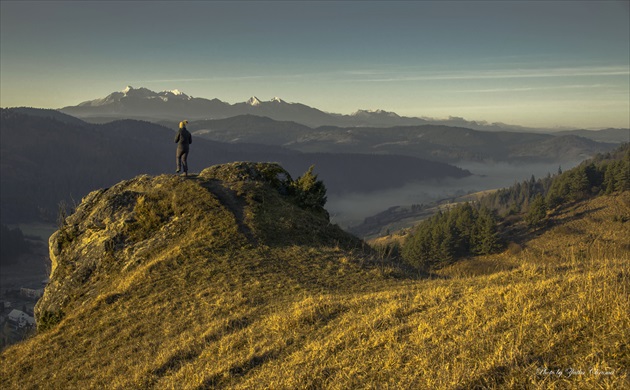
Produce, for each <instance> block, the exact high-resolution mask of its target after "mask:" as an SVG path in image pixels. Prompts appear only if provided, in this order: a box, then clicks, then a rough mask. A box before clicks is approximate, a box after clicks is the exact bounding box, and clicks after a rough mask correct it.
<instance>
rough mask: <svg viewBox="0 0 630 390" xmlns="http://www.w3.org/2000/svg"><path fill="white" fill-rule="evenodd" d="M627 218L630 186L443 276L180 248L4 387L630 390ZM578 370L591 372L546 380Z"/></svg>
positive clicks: (47, 342) (62, 328)
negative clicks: (515, 249) (512, 248)
mask: <svg viewBox="0 0 630 390" xmlns="http://www.w3.org/2000/svg"><path fill="white" fill-rule="evenodd" d="M619 215H624V216H626V217H629V218H630V193H624V194H622V195H617V196H612V197H600V198H597V199H594V200H592V201H589V202H585V203H580V204H577V205H575V206H573V207H572V208H571V209H569V210H566V211H565V212H564V213H563V214H561V215H560V216H559V217H558V219H563V224H561V225H557V226H556V227H554V228H552V229H551V230H549V231H547V232H545V233H544V234H541V235H539V236H538V237H535V238H533V239H531V240H530V241H528V242H527V243H526V245H525V247H524V249H523V250H522V251H521V252H519V253H517V254H508V253H505V254H501V255H496V256H491V257H484V258H476V259H471V260H469V261H467V262H463V263H459V264H455V265H453V266H452V267H450V268H447V269H444V270H442V271H441V276H442V277H440V278H435V279H431V280H413V279H410V278H407V279H396V278H393V277H389V276H388V275H387V272H386V270H385V272H382V270H379V269H371V270H370V269H368V268H364V267H360V266H359V265H358V262H360V259H359V258H355V257H353V256H354V255H353V254H352V253H350V252H349V251H348V250H346V249H342V248H340V247H339V246H334V245H325V244H322V245H320V246H317V247H314V246H307V245H280V244H279V243H275V244H273V245H265V244H259V245H253V246H252V245H243V246H242V247H240V248H236V247H231V248H229V249H227V250H222V251H215V250H213V251H208V248H204V247H203V246H202V245H187V246H182V245H180V246H169V247H168V248H167V249H166V250H164V251H158V253H157V254H155V255H154V257H153V258H152V259H151V261H150V262H148V263H147V264H146V266H145V267H140V268H137V269H136V271H135V272H134V274H133V275H132V277H131V276H129V275H126V276H125V275H123V274H121V275H120V276H119V277H118V276H113V277H112V278H113V280H111V284H110V286H114V287H112V288H110V289H108V290H107V291H104V292H103V293H102V294H101V295H99V296H98V297H97V298H95V299H91V300H88V301H86V302H85V303H84V304H82V305H79V306H78V307H77V308H76V309H75V310H74V311H73V312H72V313H71V314H70V315H68V316H67V317H66V318H65V319H64V320H63V321H62V322H61V323H60V324H59V325H58V326H56V327H55V328H53V329H51V330H49V331H47V332H44V333H41V334H39V335H37V336H36V337H34V338H33V339H30V340H28V341H26V342H24V343H22V344H20V345H17V346H14V347H11V348H9V349H7V350H6V351H5V352H4V353H3V354H2V355H1V357H0V387H2V388H90V387H92V388H120V389H123V388H160V389H168V388H190V389H201V388H221V387H230V388H333V389H347V388H387V387H390V388H401V389H408V388H444V389H469V388H499V387H500V388H514V389H521V388H540V389H553V388H611V389H612V388H623V387H627V386H628V385H630V377H629V376H628V373H627V369H628V367H630V353H629V351H628V345H627V340H629V339H630V331H629V329H630V320H629V318H628V312H629V311H630V307H629V298H628V292H629V291H630V289H629V288H628V287H629V286H628V285H629V276H628V275H629V272H630V269H629V267H628V260H630V259H629V252H630V248H628V243H627V237H628V236H629V235H630V234H629V233H630V222H625V223H624V222H620V221H619V218H616V219H615V218H614V217H615V216H619ZM245 221H246V222H247V210H246V213H245ZM259 222H260V221H259ZM263 222H264V221H263ZM263 225H264V224H263ZM263 225H259V226H263ZM248 226H254V225H253V224H249V225H248ZM235 229H236V227H235ZM256 232H257V231H256V229H255V228H254V229H253V233H254V235H255V234H256ZM193 260H194V261H193ZM571 368H572V369H574V370H575V372H578V370H581V371H583V372H584V374H583V375H573V376H569V375H568V371H564V372H563V375H562V376H559V375H549V374H544V373H540V372H539V370H540V369H547V370H548V372H550V371H551V370H554V372H555V371H556V370H568V369H571ZM590 370H599V371H602V372H606V371H612V375H605V374H601V373H600V374H596V373H595V371H590Z"/></svg>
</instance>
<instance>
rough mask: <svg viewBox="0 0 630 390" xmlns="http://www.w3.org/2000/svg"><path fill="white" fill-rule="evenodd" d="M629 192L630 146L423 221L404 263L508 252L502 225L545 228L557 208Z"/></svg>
mask: <svg viewBox="0 0 630 390" xmlns="http://www.w3.org/2000/svg"><path fill="white" fill-rule="evenodd" d="M628 190H630V144H624V145H622V146H620V147H619V148H618V149H617V150H615V151H613V152H610V153H605V154H598V155H596V156H595V157H594V158H592V159H590V160H587V161H585V162H583V163H582V164H580V165H579V166H577V167H575V168H573V169H571V170H569V171H566V172H562V170H561V169H560V168H559V169H558V172H557V174H555V175H551V174H548V175H547V176H546V177H544V178H539V179H536V178H535V177H534V176H532V177H531V178H530V179H529V180H525V181H523V182H520V183H516V184H515V185H513V186H512V187H509V188H505V189H500V190H498V191H495V192H494V193H492V194H489V195H486V196H484V197H483V198H481V199H480V200H479V201H478V202H475V203H474V204H471V203H463V204H460V205H457V206H455V207H454V208H452V209H450V210H448V211H442V212H439V213H438V214H436V215H434V216H433V217H431V218H429V219H427V220H425V221H423V222H421V223H420V224H419V225H417V226H416V227H415V230H414V231H413V232H412V233H411V234H410V235H409V236H408V237H407V239H406V240H405V243H404V244H403V246H402V250H401V253H402V257H403V259H404V260H405V261H406V262H407V263H409V264H411V265H413V266H416V267H418V268H424V269H430V268H436V267H439V266H442V265H444V264H447V263H449V262H452V261H454V260H457V259H458V258H462V257H466V256H473V255H484V254H490V253H494V252H497V251H499V250H501V249H502V248H503V247H504V243H503V242H502V240H501V235H500V233H501V232H500V231H499V226H500V222H501V221H502V220H503V219H505V218H506V217H508V216H510V215H520V216H521V217H522V218H523V220H524V222H525V223H526V224H527V225H528V226H529V227H530V228H534V229H535V228H539V227H542V226H544V225H545V224H546V223H547V220H548V214H549V212H550V211H553V210H554V209H556V208H557V207H560V206H562V205H564V204H567V203H570V202H576V201H580V200H584V199H587V198H589V197H593V196H598V195H603V194H612V193H614V192H621V191H628Z"/></svg>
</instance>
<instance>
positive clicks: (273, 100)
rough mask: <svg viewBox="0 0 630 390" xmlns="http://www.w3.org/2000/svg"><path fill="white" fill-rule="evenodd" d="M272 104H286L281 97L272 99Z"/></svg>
mask: <svg viewBox="0 0 630 390" xmlns="http://www.w3.org/2000/svg"><path fill="white" fill-rule="evenodd" d="M271 101H272V102H276V103H284V100H282V99H280V98H279V97H277V96H276V97H274V98H273V99H271Z"/></svg>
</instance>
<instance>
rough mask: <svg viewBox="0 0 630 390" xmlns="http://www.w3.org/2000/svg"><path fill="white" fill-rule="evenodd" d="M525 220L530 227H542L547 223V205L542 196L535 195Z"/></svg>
mask: <svg viewBox="0 0 630 390" xmlns="http://www.w3.org/2000/svg"><path fill="white" fill-rule="evenodd" d="M525 220H526V222H527V225H528V226H530V227H539V226H542V225H543V224H544V223H545V222H546V221H547V204H546V203H545V198H543V196H542V195H540V194H538V195H536V197H535V198H534V201H533V202H532V204H531V205H530V208H529V212H528V213H527V216H526V217H525Z"/></svg>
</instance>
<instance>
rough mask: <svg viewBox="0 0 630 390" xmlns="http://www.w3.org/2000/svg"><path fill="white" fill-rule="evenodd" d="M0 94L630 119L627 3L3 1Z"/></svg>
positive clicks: (49, 102)
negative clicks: (170, 97) (148, 92)
mask: <svg viewBox="0 0 630 390" xmlns="http://www.w3.org/2000/svg"><path fill="white" fill-rule="evenodd" d="M0 4H1V23H0V29H1V35H0V38H1V42H0V43H1V44H0V50H1V53H0V65H1V67H0V77H1V79H0V81H1V84H0V85H1V87H0V88H1V91H0V92H1V94H0V99H1V102H0V104H1V105H2V107H12V106H35V107H43V108H60V107H64V106H67V105H76V104H78V103H80V102H82V101H85V100H91V99H96V98H100V97H104V96H106V95H108V94H109V93H111V92H114V91H120V90H122V89H123V88H125V86H127V85H132V86H134V87H147V88H149V89H152V90H154V91H162V90H171V89H179V90H181V91H183V92H185V93H187V94H188V95H192V96H195V97H206V98H218V99H221V100H223V101H226V102H229V103H236V102H242V101H245V100H247V99H248V98H249V97H250V96H253V95H255V96H257V97H258V98H260V99H261V100H269V99H271V98H272V97H274V96H279V97H281V98H283V99H284V100H286V101H289V102H300V103H304V104H307V105H310V106H313V107H317V108H319V109H322V110H324V111H328V112H336V113H343V114H349V113H352V112H354V111H356V110H357V109H384V110H387V111H395V112H397V113H398V114H400V115H407V116H420V117H433V118H446V117H449V116H458V117H464V118H466V119H468V120H486V121H489V122H505V123H511V124H518V125H525V126H546V127H554V126H569V127H586V128H603V127H629V126H630V123H629V122H630V49H629V46H630V42H629V41H630V27H629V20H630V6H629V4H630V3H629V2H628V1H579V2H571V1H559V2H549V1H547V2H542V1H504V2H501V1H488V2H483V1H464V2H458V1H441V2H432V1H418V2H391V1H388V2H376V1H371V2H359V1H348V2H305V1H281V2H244V1H235V2H205V1H194V2H174V1H166V2H158V1H153V2H149V1H141V2H133V1H121V2H117V1H104V2H97V1H85V2H78V1H70V2H58V1H50V0H48V1H43V2H35V1H5V0H2V2H1V3H0Z"/></svg>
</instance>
